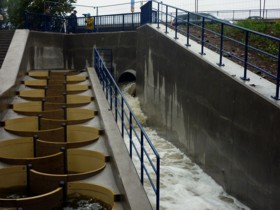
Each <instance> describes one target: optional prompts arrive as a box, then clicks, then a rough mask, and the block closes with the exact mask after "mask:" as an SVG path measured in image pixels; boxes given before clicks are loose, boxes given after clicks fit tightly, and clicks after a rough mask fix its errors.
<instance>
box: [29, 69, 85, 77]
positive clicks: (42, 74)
mask: <svg viewBox="0 0 280 210" xmlns="http://www.w3.org/2000/svg"><path fill="white" fill-rule="evenodd" d="M80 73H81V72H76V71H73V70H68V71H67V70H66V71H65V70H33V71H29V72H28V76H30V77H33V78H39V79H42V78H48V77H52V76H60V77H61V76H62V77H63V76H65V75H68V76H69V75H71V76H74V75H78V74H80Z"/></svg>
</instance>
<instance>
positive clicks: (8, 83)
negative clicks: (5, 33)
mask: <svg viewBox="0 0 280 210" xmlns="http://www.w3.org/2000/svg"><path fill="white" fill-rule="evenodd" d="M28 36H29V30H16V31H15V33H14V36H13V39H12V41H11V44H10V46H9V49H8V52H7V54H6V57H5V60H4V62H3V65H2V68H1V70H0V78H1V86H0V95H2V94H3V93H4V92H5V91H7V90H9V89H10V88H11V87H13V86H14V85H15V83H16V80H17V77H18V72H19V71H20V65H21V62H22V58H23V55H24V51H25V48H26V44H27V39H28Z"/></svg>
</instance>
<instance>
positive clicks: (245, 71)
mask: <svg viewBox="0 0 280 210" xmlns="http://www.w3.org/2000/svg"><path fill="white" fill-rule="evenodd" d="M248 43H249V31H246V34H245V52H244V75H243V77H240V79H242V80H245V81H249V80H250V79H249V78H247V66H248Z"/></svg>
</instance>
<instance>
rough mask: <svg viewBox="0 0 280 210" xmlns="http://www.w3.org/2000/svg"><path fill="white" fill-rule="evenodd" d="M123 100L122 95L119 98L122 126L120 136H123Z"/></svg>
mask: <svg viewBox="0 0 280 210" xmlns="http://www.w3.org/2000/svg"><path fill="white" fill-rule="evenodd" d="M123 101H124V98H123V97H122V98H121V110H122V112H121V121H122V127H121V133H122V137H124V135H123V134H124V130H123V129H124V122H123V115H124V110H123Z"/></svg>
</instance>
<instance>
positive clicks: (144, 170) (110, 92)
mask: <svg viewBox="0 0 280 210" xmlns="http://www.w3.org/2000/svg"><path fill="white" fill-rule="evenodd" d="M104 50H106V49H101V51H104ZM107 50H108V51H109V52H112V51H111V49H107ZM111 58H112V56H111ZM111 62H112V60H111ZM94 67H95V69H96V72H97V75H98V77H99V80H100V83H101V85H102V88H103V91H104V93H105V96H106V99H107V100H108V103H109V106H110V109H111V111H112V112H113V114H114V116H115V121H116V123H117V124H118V123H120V131H121V135H122V137H123V138H124V136H125V135H126V136H128V138H129V154H130V158H131V159H132V155H133V151H134V152H135V153H136V156H137V157H138V160H139V163H140V166H139V167H140V181H141V183H142V185H144V174H146V176H147V178H148V180H149V183H150V185H151V187H152V189H153V191H154V192H155V195H156V202H155V203H156V209H157V210H159V201H160V156H159V154H158V152H157V150H156V148H155V147H154V145H153V143H152V142H151V140H150V138H149V137H148V136H147V134H146V132H145V131H144V129H143V127H142V126H141V124H140V122H139V121H138V119H137V118H136V116H135V114H134V113H133V111H132V109H131V108H130V105H129V104H128V102H127V100H126V99H125V97H124V95H123V94H122V91H121V90H120V88H119V87H118V85H117V83H116V82H115V80H114V78H113V77H112V75H111V73H110V71H109V70H108V68H107V66H106V64H105V62H104V58H103V57H102V56H101V53H100V51H99V49H97V48H94ZM119 120H120V121H119ZM148 151H150V152H148ZM149 153H150V154H149ZM154 180H155V181H154Z"/></svg>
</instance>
